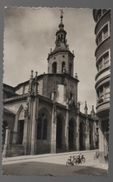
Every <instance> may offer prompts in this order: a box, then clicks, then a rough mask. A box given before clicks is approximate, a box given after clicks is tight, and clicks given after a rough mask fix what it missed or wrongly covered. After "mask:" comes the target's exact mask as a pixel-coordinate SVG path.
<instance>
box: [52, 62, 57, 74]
mask: <svg viewBox="0 0 113 182" xmlns="http://www.w3.org/2000/svg"><path fill="white" fill-rule="evenodd" d="M56 72H57V63H56V62H54V63H53V64H52V73H56Z"/></svg>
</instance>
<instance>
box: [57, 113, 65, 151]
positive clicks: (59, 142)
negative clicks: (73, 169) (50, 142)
mask: <svg viewBox="0 0 113 182" xmlns="http://www.w3.org/2000/svg"><path fill="white" fill-rule="evenodd" d="M63 129H64V118H63V116H62V115H61V114H59V115H57V125H56V151H57V152H61V151H62V150H63V134H64V130H63Z"/></svg>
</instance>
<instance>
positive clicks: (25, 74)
mask: <svg viewBox="0 0 113 182" xmlns="http://www.w3.org/2000/svg"><path fill="white" fill-rule="evenodd" d="M59 9H60V8H7V9H5V31H4V72H5V73H4V83H6V84H9V85H11V86H16V85H17V84H19V83H21V82H24V81H26V80H28V79H29V77H30V71H31V70H32V69H33V70H34V71H38V73H39V74H41V73H43V72H47V56H48V53H49V51H50V48H54V47H55V33H56V31H57V30H58V24H59V22H60V11H59ZM63 11H64V19H63V22H64V26H65V27H64V28H65V30H66V31H67V41H68V44H69V48H70V50H71V51H72V50H74V52H75V65H74V72H77V74H78V78H79V80H80V82H79V85H78V100H79V101H80V102H81V107H82V108H83V106H84V102H85V100H86V101H87V103H88V106H89V112H90V108H91V106H92V105H95V103H96V93H95V75H96V66H95V56H94V52H95V48H96V44H95V35H94V28H95V22H94V20H93V16H92V9H86V8H85V9H78V8H77V9H75V8H63Z"/></svg>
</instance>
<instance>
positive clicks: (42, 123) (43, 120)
mask: <svg viewBox="0 0 113 182" xmlns="http://www.w3.org/2000/svg"><path fill="white" fill-rule="evenodd" d="M47 123H48V121H47V115H46V114H45V113H40V114H39V118H38V124H37V139H38V140H46V139H47Z"/></svg>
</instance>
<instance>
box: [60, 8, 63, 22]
mask: <svg viewBox="0 0 113 182" xmlns="http://www.w3.org/2000/svg"><path fill="white" fill-rule="evenodd" d="M60 13H61V15H60V19H61V23H62V19H63V14H64V12H63V9H60Z"/></svg>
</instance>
